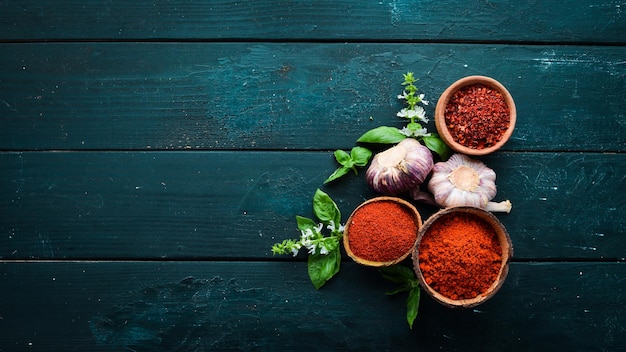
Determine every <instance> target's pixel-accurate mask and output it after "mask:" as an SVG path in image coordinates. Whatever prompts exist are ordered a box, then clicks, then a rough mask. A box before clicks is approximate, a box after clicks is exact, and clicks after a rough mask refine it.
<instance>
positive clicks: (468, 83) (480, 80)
mask: <svg viewBox="0 0 626 352" xmlns="http://www.w3.org/2000/svg"><path fill="white" fill-rule="evenodd" d="M516 119H517V111H516V109H515V102H514V101H513V97H512V96H511V94H510V93H509V91H508V90H507V89H506V88H505V87H504V86H503V85H502V84H501V83H500V82H498V81H496V80H495V79H493V78H491V77H486V76H468V77H464V78H461V79H459V80H458V81H456V82H454V83H453V84H452V85H450V86H449V87H448V88H447V89H446V90H445V91H444V92H443V94H441V97H440V98H439V100H438V101H437V106H436V107H435V126H436V127H437V131H438V132H439V136H440V137H441V138H442V139H443V141H444V142H445V143H446V144H447V145H448V146H449V147H450V148H451V149H453V150H455V151H457V152H459V153H463V154H467V155H485V154H489V153H492V152H494V151H496V150H498V149H500V148H501V147H502V146H503V145H504V144H505V143H506V142H507V141H508V140H509V138H510V137H511V135H512V134H513V130H514V129H515V122H516Z"/></svg>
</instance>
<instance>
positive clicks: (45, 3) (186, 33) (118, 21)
mask: <svg viewBox="0 0 626 352" xmlns="http://www.w3.org/2000/svg"><path fill="white" fill-rule="evenodd" d="M623 6H624V4H623V3H622V2H620V1H600V0H591V1H576V0H564V1H559V2H554V1H549V0H541V1H529V0H526V1H512V0H507V1H497V2H496V1H473V2H465V3H463V4H450V3H448V2H445V1H436V0H424V1H420V2H419V3H416V2H414V1H410V0H385V1H360V2H355V1H349V0H334V1H328V0H318V1H294V0H289V1H270V0H260V1H259V0H258V1H232V0H220V1H210V2H206V1H205V2H202V1H181V0H177V1H166V2H164V1H158V2H155V1H148V0H140V1H132V2H128V1H119V0H113V1H106V2H102V1H77V0H69V1H67V0H52V1H51V0H27V1H4V2H2V3H0V10H1V11H0V24H2V25H0V38H4V39H13V40H32V39H35V40H54V39H82V40H84V39H90V40H92V39H114V40H120V39H126V40H127V39H137V38H140V39H146V38H151V39H185V40H189V39H195V40H198V39H202V40H205V39H221V40H224V39H230V40H233V39H241V38H246V39H263V40H265V39H268V38H270V39H274V40H280V39H282V40H285V39H290V40H293V39H297V40H437V41H445V40H466V41H509V42H518V41H539V42H546V41H548V42H598V43H600V42H602V43H624V39H625V38H624V35H623V34H624V31H625V30H626V25H625V23H626V22H625V21H624V20H625V17H624V14H623Z"/></svg>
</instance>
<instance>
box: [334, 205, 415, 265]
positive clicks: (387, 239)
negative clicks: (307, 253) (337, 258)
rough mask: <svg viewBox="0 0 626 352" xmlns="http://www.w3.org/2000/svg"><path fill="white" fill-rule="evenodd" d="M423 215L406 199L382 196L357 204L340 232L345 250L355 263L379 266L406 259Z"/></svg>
mask: <svg viewBox="0 0 626 352" xmlns="http://www.w3.org/2000/svg"><path fill="white" fill-rule="evenodd" d="M421 226H422V218H421V216H420V214H419V212H418V211H417V209H416V208H415V207H414V206H413V205H412V204H411V203H409V202H407V201H405V200H403V199H401V198H396V197H388V196H381V197H376V198H372V199H369V200H367V201H365V202H363V203H362V204H361V205H359V206H358V207H357V208H356V209H355V210H354V211H353V212H352V214H351V215H350V217H349V218H348V221H347V222H346V225H345V228H344V232H343V245H344V248H345V250H346V253H347V254H348V256H349V257H350V258H352V260H354V261H355V262H356V263H358V264H362V265H366V266H373V267H382V266H391V265H394V264H397V263H399V262H401V261H402V260H404V259H406V258H407V257H408V256H409V255H410V254H411V252H412V251H413V248H414V247H415V241H416V240H417V232H418V231H419V230H420V228H421Z"/></svg>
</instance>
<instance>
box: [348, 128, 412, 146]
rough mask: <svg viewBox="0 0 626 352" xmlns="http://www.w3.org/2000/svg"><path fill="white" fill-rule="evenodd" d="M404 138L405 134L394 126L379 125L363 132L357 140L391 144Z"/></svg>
mask: <svg viewBox="0 0 626 352" xmlns="http://www.w3.org/2000/svg"><path fill="white" fill-rule="evenodd" d="M405 138H406V136H405V135H403V134H402V133H400V130H399V129H397V128H395V127H387V126H380V127H377V128H374V129H372V130H369V131H367V132H365V133H364V134H363V135H362V136H361V137H359V139H357V142H364V143H384V144H393V143H398V142H401V141H402V140H403V139H405Z"/></svg>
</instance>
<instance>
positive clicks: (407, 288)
mask: <svg viewBox="0 0 626 352" xmlns="http://www.w3.org/2000/svg"><path fill="white" fill-rule="evenodd" d="M408 290H410V288H409V287H407V286H402V287H399V288H397V289H395V290H391V291H387V292H385V294H386V295H387V296H392V295H395V294H398V293H400V292H406V291H408Z"/></svg>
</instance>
